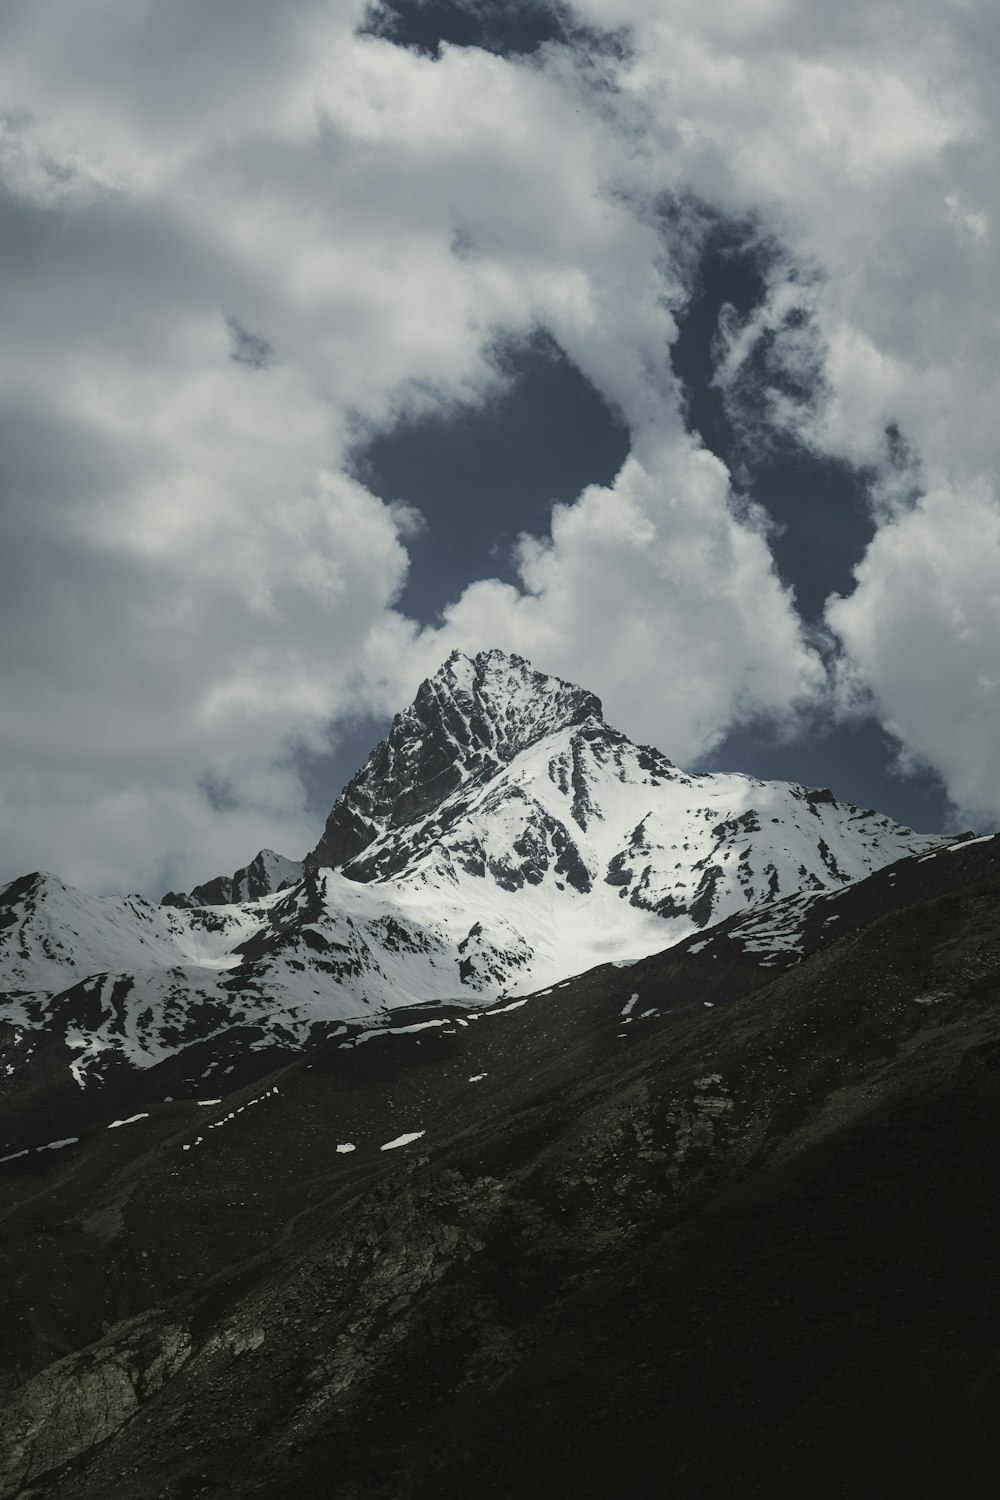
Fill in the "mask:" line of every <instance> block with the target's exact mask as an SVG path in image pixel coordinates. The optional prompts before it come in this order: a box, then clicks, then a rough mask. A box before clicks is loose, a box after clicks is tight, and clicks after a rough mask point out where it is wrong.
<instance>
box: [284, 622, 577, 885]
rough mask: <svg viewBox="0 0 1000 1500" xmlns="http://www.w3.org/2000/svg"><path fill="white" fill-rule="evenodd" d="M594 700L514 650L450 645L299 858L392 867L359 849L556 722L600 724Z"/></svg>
mask: <svg viewBox="0 0 1000 1500" xmlns="http://www.w3.org/2000/svg"><path fill="white" fill-rule="evenodd" d="M603 718H604V716H603V713H602V710H601V700H600V699H599V698H597V697H595V696H594V694H593V693H590V692H587V691H586V690H585V689H584V688H579V687H576V686H574V684H573V683H571V682H564V681H563V679H562V678H561V677H550V676H548V675H547V674H546V673H544V672H536V671H535V670H534V668H533V667H532V666H531V664H530V663H529V662H527V661H525V659H524V657H523V656H509V655H507V653H506V652H504V651H498V650H492V651H481V652H480V653H479V654H478V656H474V657H469V656H465V655H463V653H462V652H461V651H453V652H452V654H451V656H449V658H448V660H447V661H446V662H445V663H444V665H443V666H442V667H440V668H439V669H438V671H437V672H435V673H434V676H433V677H428V678H427V679H426V680H425V681H424V682H422V683H421V684H420V687H419V688H418V690H417V695H416V697H415V698H414V700H413V702H412V703H411V704H410V706H409V708H407V709H404V711H403V712H402V713H400V714H397V715H396V717H395V718H394V719H393V721H392V728H391V729H390V730H389V733H388V735H387V736H386V738H385V739H384V740H382V741H380V743H379V744H378V745H376V746H375V749H374V750H373V751H372V753H371V755H370V756H369V757H368V759H367V761H366V762H365V764H364V766H363V767H362V768H361V770H360V771H359V772H358V774H357V775H356V776H355V777H353V778H352V780H351V781H350V782H349V783H348V784H347V786H346V787H345V788H344V790H343V792H342V793H341V795H340V796H339V797H338V798H337V801H336V802H335V803H334V806H333V810H332V812H331V813H330V816H329V818H328V819H327V822H326V828H325V829H324V832H323V837H322V838H321V839H320V841H319V843H318V844H317V846H316V848H315V849H314V850H313V851H312V853H311V854H310V855H309V856H308V857H307V859H306V867H307V868H309V869H316V868H318V867H319V866H331V867H337V866H343V867H344V873H345V874H347V875H349V876H350V877H351V878H352V879H355V880H368V879H370V878H372V875H373V874H374V873H375V871H376V869H377V871H378V873H379V874H380V875H387V874H391V873H393V872H394V870H395V868H396V867H397V865H398V857H397V859H395V860H394V858H393V856H392V854H389V855H388V856H386V855H385V853H384V852H383V854H382V857H381V859H380V861H378V862H377V863H376V862H373V861H372V860H371V859H369V860H367V861H364V860H360V859H359V856H360V855H361V854H362V853H363V852H364V851H365V850H367V849H369V848H370V847H371V845H372V844H374V843H375V842H376V841H377V840H379V839H382V840H383V842H384V840H385V836H386V835H387V834H388V835H390V836H392V835H395V834H397V833H398V832H399V831H400V830H402V829H405V828H407V827H410V826H412V825H413V824H414V823H415V822H417V821H418V820H419V819H420V818H421V817H425V816H426V815H427V814H428V813H430V812H433V811H434V810H435V809H436V808H438V807H440V806H441V805H442V804H443V803H444V802H445V800H446V799H447V798H448V797H449V796H450V795H451V794H452V793H453V792H454V791H456V790H457V788H459V787H461V786H465V787H472V786H481V785H483V784H484V783H485V782H486V781H488V780H489V779H490V777H491V776H494V775H495V774H496V773H497V772H498V771H499V770H501V768H502V767H503V766H505V765H508V764H509V763H510V762H511V761H512V760H514V759H515V757H516V756H517V755H519V754H520V753H521V752H522V751H523V750H527V749H529V748H530V747H531V746H532V745H534V744H536V743H537V742H538V741H539V740H541V739H544V738H545V737H546V736H548V735H550V734H555V733H556V732H557V731H559V730H561V729H569V728H572V727H574V726H577V725H582V724H587V723H588V722H593V723H594V724H602V723H603Z"/></svg>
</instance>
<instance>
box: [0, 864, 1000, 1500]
mask: <svg viewBox="0 0 1000 1500" xmlns="http://www.w3.org/2000/svg"><path fill="white" fill-rule="evenodd" d="M995 842H996V841H992V842H991V843H989V844H978V845H975V844H970V845H968V846H966V847H964V848H963V849H960V850H956V851H953V852H952V853H951V854H942V855H940V856H936V857H935V860H934V861H928V862H927V863H923V864H922V863H921V862H920V861H917V862H907V866H908V867H909V865H910V864H911V863H915V864H916V865H917V866H919V868H918V869H917V871H916V873H915V874H914V876H913V879H914V881H915V882H916V883H917V885H921V886H926V883H927V882H930V881H931V880H932V879H933V878H934V876H933V875H932V872H933V871H934V870H935V868H936V867H938V874H937V877H936V878H937V879H938V881H939V886H940V887H941V888H944V889H945V890H946V891H947V893H946V894H943V895H940V896H938V897H937V898H935V899H926V898H925V899H923V900H919V901H917V902H916V903H915V904H913V903H911V904H905V902H904V903H903V904H901V905H900V906H899V907H898V909H896V910H890V911H888V912H887V913H886V914H885V915H881V916H876V917H875V918H874V919H873V920H871V921H870V922H869V923H868V924H867V925H863V926H860V927H859V928H858V930H857V931H855V932H853V933H850V934H848V935H847V936H844V937H839V938H837V939H835V940H832V941H830V942H829V943H828V944H827V946H825V947H823V948H820V949H818V950H817V951H815V952H813V953H812V954H811V956H809V957H807V958H805V959H804V960H803V961H802V962H800V963H797V964H795V965H794V966H793V967H792V968H790V969H789V970H788V971H787V972H785V973H782V974H778V975H774V974H773V973H769V972H768V971H767V968H766V965H765V964H764V963H763V962H760V963H757V964H756V965H754V961H753V957H752V955H751V954H749V953H748V952H747V950H746V947H745V946H743V945H740V943H739V940H738V939H737V938H733V939H732V940H731V944H730V946H731V949H732V950H733V952H734V955H735V950H736V949H737V947H738V948H739V956H738V959H737V957H736V956H733V958H732V965H731V975H730V981H729V983H728V985H726V984H723V985H716V986H715V995H716V1003H715V1004H714V1005H713V1007H712V1008H708V1007H706V1005H705V1003H704V998H703V997H704V995H705V994H706V993H708V991H707V990H706V989H705V987H704V986H705V983H706V979H707V975H708V974H709V973H710V971H711V970H712V969H713V968H717V967H718V966H719V965H721V964H723V963H724V960H723V958H722V956H721V951H720V954H719V956H716V957H713V956H712V955H711V951H710V947H709V946H706V947H705V948H704V949H702V950H701V951H700V952H699V953H696V954H692V955H690V956H689V957H688V959H687V963H686V965H685V964H684V962H683V961H682V955H681V954H680V952H679V950H678V949H675V950H672V952H671V954H670V955H669V959H670V962H671V964H676V965H677V967H676V969H675V970H674V972H673V973H672V974H670V975H669V976H668V975H663V974H661V975H660V976H659V977H657V972H656V971H655V970H654V969H653V968H652V967H647V968H646V969H645V970H644V969H643V966H640V965H635V966H632V967H630V968H628V969H613V968H608V969H603V970H598V971H594V972H593V973H591V974H589V975H585V976H583V977H582V978H581V979H579V980H576V981H573V982H571V983H570V984H567V985H565V986H559V987H556V988H555V989H554V990H553V991H552V992H551V993H550V994H549V995H545V996H539V997H536V998H534V999H530V1000H528V1001H527V1002H523V1003H521V1004H520V1005H519V1006H518V1008H516V1009H507V1008H504V1007H503V1006H501V1007H499V1008H495V1009H494V1010H493V1011H491V1012H489V1013H486V1014H483V1015H482V1016H481V1019H478V1020H474V1019H473V1018H472V1016H471V1015H469V1014H468V1012H464V1013H462V1014H461V1019H464V1020H466V1021H467V1024H466V1025H464V1026H463V1025H461V1019H460V1016H459V1013H458V1011H457V1010H453V1011H451V1012H447V1011H446V1012H434V1011H433V1010H430V1009H427V1010H422V1011H420V1012H417V1013H412V1014H411V1015H410V1016H408V1017H401V1016H399V1015H398V1013H397V1015H396V1016H395V1017H394V1025H396V1026H402V1025H407V1024H410V1025H421V1024H424V1023H427V1022H430V1021H439V1022H441V1021H444V1022H446V1024H443V1025H436V1026H433V1025H426V1024H424V1029H422V1030H419V1031H405V1032H396V1033H394V1034H388V1035H387V1034H381V1035H372V1034H368V1035H366V1036H365V1038H364V1040H363V1041H360V1042H359V1041H358V1040H357V1038H356V1037H349V1038H348V1042H349V1043H350V1045H347V1044H345V1043H344V1042H343V1041H336V1042H334V1043H331V1044H329V1045H328V1046H327V1048H326V1049H325V1051H324V1052H323V1053H322V1054H316V1055H314V1056H313V1057H312V1058H311V1059H310V1060H308V1061H304V1062H300V1063H296V1064H295V1065H294V1066H293V1067H289V1068H287V1069H285V1070H284V1071H283V1072H282V1073H281V1074H279V1075H276V1076H275V1077H274V1079H272V1080H268V1081H267V1083H266V1084H262V1085H257V1086H255V1087H254V1088H253V1089H251V1090H245V1091H243V1093H241V1094H236V1095H232V1096H230V1097H229V1098H228V1099H227V1100H226V1101H225V1104H224V1105H222V1106H219V1107H216V1108H212V1107H205V1108H200V1109H199V1107H198V1106H195V1105H192V1104H190V1103H185V1104H177V1105H168V1106H159V1107H157V1108H155V1109H153V1110H151V1111H150V1114H149V1117H148V1118H147V1119H144V1120H140V1121H137V1122H135V1123H134V1124H131V1125H128V1126H123V1127H119V1128H117V1129H115V1130H114V1131H110V1132H108V1131H101V1132H96V1131H93V1132H91V1134H90V1135H89V1136H88V1137H87V1138H86V1139H85V1141H84V1142H83V1143H82V1144H81V1146H80V1147H79V1148H73V1147H68V1148H65V1151H66V1154H65V1157H61V1156H60V1153H59V1152H58V1151H57V1152H53V1153H42V1154H41V1155H39V1154H36V1153H32V1154H30V1155H29V1157H28V1158H27V1162H26V1163H25V1161H24V1160H22V1161H21V1162H14V1163H10V1164H8V1166H7V1169H6V1170H7V1172H8V1173H9V1174H10V1188H11V1194H12V1201H11V1206H10V1208H9V1210H8V1211H7V1213H6V1215H5V1220H4V1225H3V1246H4V1249H3V1256H4V1261H3V1265H2V1275H3V1278H4V1284H5V1285H7V1286H8V1287H14V1288H16V1289H17V1295H16V1297H15V1298H13V1299H9V1300H8V1306H7V1311H6V1314H5V1328H4V1330H3V1332H4V1338H3V1343H4V1346H5V1348H6V1350H7V1358H8V1361H9V1364H8V1368H7V1376H6V1379H7V1382H8V1386H9V1388H10V1389H11V1401H10V1406H9V1409H8V1412H7V1415H6V1419H5V1424H4V1429H3V1430H4V1432H5V1459H6V1465H7V1467H6V1476H7V1482H6V1488H5V1489H0V1494H4V1495H16V1494H23V1495H26V1496H29V1495H30V1496H36V1497H39V1500H40V1497H42V1496H46V1497H49V1496H54V1495H58V1496H60V1497H62V1496H65V1497H69V1496H72V1497H73V1500H78V1497H79V1500H98V1497H100V1500H106V1497H107V1496H109V1495H115V1496H116V1497H119V1496H120V1497H123V1500H153V1497H157V1500H159V1497H161V1496H162V1497H182V1496H183V1497H187V1496H196V1495H202V1496H213V1497H215V1496H218V1497H224V1500H228V1497H233V1500H235V1497H237V1496H238V1497H241V1500H242V1497H244V1496H248V1497H249V1496H261V1497H264V1496H266V1497H273V1500H277V1497H279V1496H281V1497H284V1496H287V1495H289V1494H296V1495H299V1496H302V1497H327V1496H336V1497H345V1500H362V1497H363V1500H383V1497H384V1500H389V1497H391V1500H397V1497H398V1500H404V1497H406V1500H424V1497H428V1500H429V1497H431V1496H435V1497H452V1496H454V1497H459V1496H462V1497H465V1496H467V1495H471V1494H475V1495H477V1496H486V1497H495V1500H499V1497H501V1496H502V1497H507V1496H510V1495H514V1494H517V1495H519V1496H520V1495H524V1496H528V1497H532V1500H536V1497H537V1500H541V1497H543V1496H544V1497H546V1500H549V1497H551V1496H574V1497H588V1496H593V1497H595V1500H596V1497H602V1500H604V1497H609V1496H619V1495H620V1496H626V1495H628V1496H642V1495H646V1496H661V1495H662V1496H664V1497H667V1496H670V1497H677V1496H682V1497H688V1496H691V1497H694V1496H703V1495H704V1496H715V1495H720V1496H721V1495H723V1494H729V1493H731V1492H733V1491H738V1492H741V1493H749V1494H760V1495H769V1496H774V1495H785V1494H789V1495H791V1494H796V1495H798V1494H809V1495H811V1496H831V1497H833V1496H852V1497H853V1496H858V1495H874V1494H878V1495H888V1496H892V1495H907V1496H912V1495H916V1496H926V1497H928V1500H929V1497H931V1496H934V1497H937V1496H940V1495H942V1494H962V1495H963V1496H979V1495H986V1494H992V1493H994V1492H995V1488H996V1484H997V1481H998V1479H1000V1454H998V1451H997V1441H996V1436H995V1434H996V1424H995V1420H994V1411H995V1393H996V1390H997V1380H998V1376H1000V1362H998V1358H997V1354H996V1352H995V1351H996V1349H997V1347H998V1338H997V1335H998V1333H1000V1328H998V1323H1000V1316H998V1307H1000V1302H998V1291H1000V1287H998V1284H997V1276H998V1273H997V1261H996V1252H995V1246H996V1243H997V1231H998V1229H1000V1223H998V1218H1000V1215H998V1212H997V1197H996V1191H995V1186H996V1184H995V1175H996V1165H995V1164H996V1162H997V1160H1000V1149H998V1148H1000V1139H998V1137H1000V1110H998V1108H997V1105H998V1102H1000V1101H998V1097H997V1094H998V1090H997V1060H998V1058H1000V1009H998V1005H1000V902H998V898H1000V875H998V874H997V873H996V852H995V850H994V848H993V844H994V843H995ZM949 859H950V860H953V861H955V862H956V863H955V864H954V865H952V866H951V873H950V875H949V876H945V874H944V873H943V871H944V870H945V869H946V868H947V866H945V865H944V864H943V863H942V862H944V861H946V860H949ZM984 870H985V871H990V870H992V873H986V874H985V878H983V876H984ZM885 873H891V872H885ZM976 876H978V877H979V878H978V879H977V878H976ZM882 878H883V876H882V875H880V876H875V877H872V879H873V880H876V881H877V880H880V879H882ZM901 878H902V876H901V875H900V874H899V873H897V877H896V884H897V885H898V884H899V882H900V880H901ZM907 878H909V877H908V876H907ZM864 884H865V885H867V884H868V882H865V883H864ZM949 886H950V887H951V888H950V889H948V887H949ZM914 888H916V887H914ZM861 890H862V887H861V886H858V887H853V888H851V889H850V890H846V891H843V892H839V893H837V896H836V898H831V900H830V906H831V907H832V906H833V902H834V899H836V901H838V902H840V901H843V900H845V899H848V898H851V899H857V893H858V892H859V891H861ZM880 899H882V898H880ZM884 899H885V900H886V901H887V902H888V901H891V900H897V901H898V900H899V899H900V898H899V896H895V895H892V894H890V893H888V892H887V893H886V894H885V896H884ZM707 936H708V934H703V935H702V941H704V939H705V937H707ZM715 937H718V934H716V935H715ZM714 940H715V938H713V941H714ZM763 958H764V959H767V958H768V954H766V953H765V954H764V955H763ZM653 963H654V960H648V961H646V965H647V966H651V965H653ZM738 968H739V969H741V970H742V971H743V978H742V980H739V979H738V977H737V969H738ZM699 976H700V978H699ZM754 984H756V985H757V986H758V988H757V989H756V990H755V992H754V993H751V994H747V993H744V994H743V998H738V997H737V991H738V990H739V989H740V986H741V985H742V989H743V991H744V992H745V991H746V990H747V989H748V988H750V987H752V986H753V985H754ZM633 994H636V995H638V999H637V1000H636V1001H632V995H633ZM626 1009H627V1011H628V1014H627V1015H625V1016H623V1015H622V1012H623V1011H625V1010H626ZM650 1010H652V1011H656V1012H658V1014H652V1015H650V1014H648V1012H649V1011H650ZM449 1016H450V1017H452V1019H451V1022H450V1024H447V1022H448V1018H449ZM473 1080H475V1081H473ZM275 1088H276V1089H277V1092H276V1093H275V1092H273V1090H274V1089H275ZM251 1099H255V1100H257V1102H256V1103H253V1104H250V1103H249V1100H251ZM240 1110H242V1112H238V1111H240ZM416 1131H424V1132H425V1134H424V1135H422V1136H421V1137H420V1138H419V1139H417V1140H416V1141H414V1142H412V1143H411V1144H410V1145H406V1146H402V1147H400V1148H398V1149H393V1150H390V1151H389V1152H383V1151H382V1150H381V1149H380V1147H382V1146H384V1145H386V1144H387V1143H389V1142H390V1141H392V1140H394V1139H396V1138H398V1137H399V1136H402V1135H405V1134H409V1133H412V1132H416ZM199 1136H200V1137H201V1142H200V1144H197V1145H196V1144H195V1142H196V1141H197V1140H198V1137H199ZM346 1144H352V1145H354V1146H355V1148H356V1149H355V1150H354V1151H352V1152H342V1151H341V1152H338V1150H337V1147H338V1146H343V1145H346ZM185 1146H187V1147H188V1148H189V1149H187V1150H184V1147H185ZM401 1157H404V1158H406V1159H402V1160H401V1159H400V1158H401ZM120 1320H125V1321H124V1322H123V1321H120ZM93 1341H96V1342H93ZM84 1345H86V1346H87V1347H83V1346H84ZM74 1351H79V1352H74ZM53 1361H55V1363H53ZM31 1377H34V1378H33V1379H32V1378H31ZM25 1382H27V1383H25Z"/></svg>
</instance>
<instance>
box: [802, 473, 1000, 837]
mask: <svg viewBox="0 0 1000 1500" xmlns="http://www.w3.org/2000/svg"><path fill="white" fill-rule="evenodd" d="M828 614H829V618H830V622H831V624H832V625H833V626H834V628H835V629H836V630H837V631H838V632H839V634H840V636H841V638H842V640H843V641H844V643H845V645H846V647H847V650H848V670H847V674H846V675H847V684H846V685H847V686H848V688H849V689H850V688H854V689H855V690H858V689H860V690H861V691H863V692H866V693H871V694H872V695H873V696H874V698H875V701H876V704H877V706H878V709H879V711H880V713H881V715H882V718H883V722H884V723H885V725H886V727H887V728H888V729H889V730H890V731H891V732H892V733H893V734H894V735H896V736H897V737H898V738H899V740H900V741H901V742H902V744H903V746H904V750H905V754H906V755H907V756H908V757H910V758H911V759H913V760H916V761H918V762H920V761H922V762H924V763H925V764H927V765H931V766H934V767H935V768H936V769H937V770H939V771H940V772H941V773H942V775H943V776H944V778H945V781H946V784H947V786H948V788H949V791H950V793H951V796H952V798H953V799H954V801H955V803H956V804H957V808H958V812H959V815H960V816H961V818H962V819H963V820H964V821H965V822H971V823H973V824H976V825H981V826H985V827H994V828H995V827H997V826H998V825H1000V506H998V505H997V497H996V493H995V492H994V491H993V490H992V489H991V488H989V487H988V486H986V485H984V484H980V485H975V486H970V487H969V488H968V489H966V490H964V491H963V492H961V493H956V491H955V490H954V489H948V490H938V491H934V492H932V493H930V494H928V495H925V496H923V498H922V499H921V501H920V503H919V504H918V505H917V506H916V507H915V508H914V509H912V510H911V511H909V512H908V513H907V514H905V515H901V516H899V517H897V518H895V519H894V520H892V521H890V522H888V523H887V524H886V525H884V526H883V527H882V528H881V530H880V531H879V533H878V535H877V536H876V538H875V540H874V542H873V543H872V545H871V547H870V548H869V550H868V555H867V556H866V558H865V559H864V562H863V563H862V564H861V566H860V567H859V568H858V587H857V589H856V591H855V592H854V593H853V594H852V595H851V596H850V598H848V599H837V600H835V601H834V602H833V603H832V604H831V606H830V608H829V611H828Z"/></svg>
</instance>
